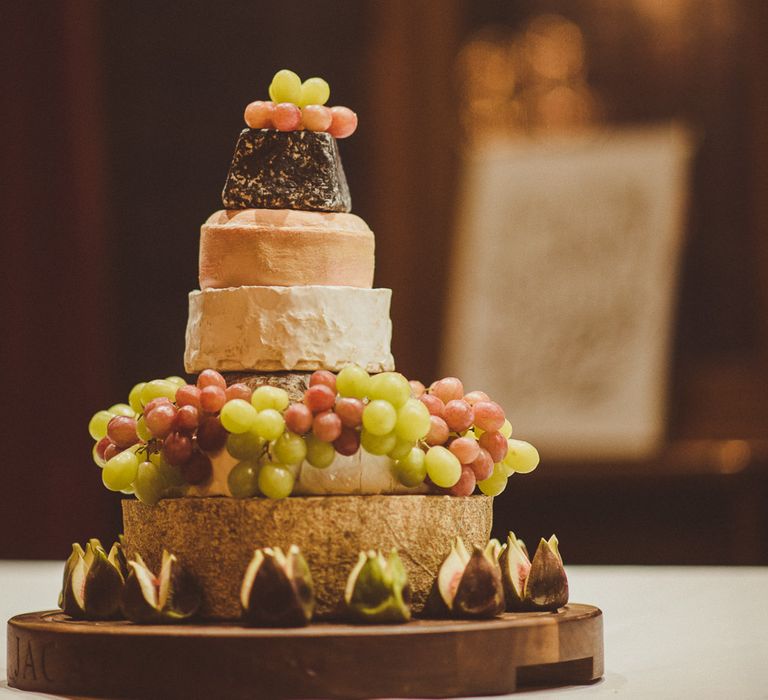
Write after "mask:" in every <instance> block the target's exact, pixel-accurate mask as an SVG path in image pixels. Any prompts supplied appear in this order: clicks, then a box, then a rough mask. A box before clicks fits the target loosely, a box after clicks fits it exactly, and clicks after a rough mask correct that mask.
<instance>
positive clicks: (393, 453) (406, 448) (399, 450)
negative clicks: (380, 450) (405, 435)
mask: <svg viewBox="0 0 768 700" xmlns="http://www.w3.org/2000/svg"><path fill="white" fill-rule="evenodd" d="M395 435H397V429H395ZM414 447H415V445H414V441H413V440H403V439H402V438H397V441H396V442H395V446H394V447H393V448H392V449H391V450H390V451H389V452H387V454H388V455H389V456H390V457H391V458H392V459H403V457H405V456H406V455H408V454H410V453H411V450H412V449H413V448H414Z"/></svg>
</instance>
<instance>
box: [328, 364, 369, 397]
mask: <svg viewBox="0 0 768 700" xmlns="http://www.w3.org/2000/svg"><path fill="white" fill-rule="evenodd" d="M370 384H371V377H370V375H369V374H368V372H366V371H365V370H364V369H363V368H362V367H360V366H359V365H347V366H346V367H345V368H344V369H343V370H341V372H339V374H338V375H337V376H336V391H338V392H339V395H340V396H347V397H350V398H354V399H364V398H365V397H366V396H368V389H369V387H370Z"/></svg>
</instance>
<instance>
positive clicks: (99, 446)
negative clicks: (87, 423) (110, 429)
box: [96, 437, 115, 459]
mask: <svg viewBox="0 0 768 700" xmlns="http://www.w3.org/2000/svg"><path fill="white" fill-rule="evenodd" d="M114 444H115V443H113V442H112V440H110V439H109V438H108V437H103V438H101V440H99V441H98V442H97V443H96V454H97V455H99V457H100V458H101V459H104V452H105V451H106V449H107V447H109V446H110V445H114Z"/></svg>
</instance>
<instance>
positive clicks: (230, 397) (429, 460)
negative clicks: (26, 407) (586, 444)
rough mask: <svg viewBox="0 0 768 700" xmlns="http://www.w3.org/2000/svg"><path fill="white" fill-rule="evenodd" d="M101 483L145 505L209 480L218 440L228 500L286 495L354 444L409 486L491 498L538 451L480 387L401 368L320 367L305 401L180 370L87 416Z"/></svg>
mask: <svg viewBox="0 0 768 700" xmlns="http://www.w3.org/2000/svg"><path fill="white" fill-rule="evenodd" d="M89 431H90V433H91V436H92V437H93V438H94V440H96V444H95V445H94V448H93V456H94V460H95V462H96V464H98V465H99V466H100V467H102V480H103V482H104V485H105V486H106V487H107V488H109V489H111V490H113V491H122V492H124V493H135V494H136V496H137V497H138V498H139V499H140V500H142V501H144V502H146V503H150V504H153V503H156V502H157V501H158V500H159V499H160V498H163V497H172V496H177V495H181V494H182V493H183V492H184V488H185V487H186V486H190V485H192V486H195V485H202V484H205V483H206V482H208V481H209V480H210V479H211V476H212V472H213V466H212V462H211V458H210V456H209V455H211V454H215V453H217V452H219V451H220V450H221V449H222V448H225V449H226V451H227V452H228V453H229V455H230V456H231V457H233V458H234V459H236V460H238V461H237V464H236V465H235V466H234V467H233V468H232V469H231V471H230V472H229V475H228V478H227V483H228V486H229V490H230V492H231V493H232V495H233V496H235V497H236V498H249V497H253V496H258V495H262V496H266V497H268V498H284V497H286V496H289V495H290V494H291V492H292V491H293V488H294V485H295V482H296V479H297V478H298V475H299V471H300V469H301V465H302V464H303V463H304V462H305V461H306V462H307V463H308V464H310V465H311V466H313V467H315V468H317V469H325V468H327V467H329V466H330V465H331V464H332V463H333V462H334V460H335V459H336V457H337V455H344V456H350V455H353V454H355V453H357V452H358V450H360V448H363V449H364V450H365V451H366V452H367V453H369V454H372V455H380V456H385V455H386V456H388V457H389V458H390V459H392V460H393V466H394V473H395V474H396V476H397V478H398V480H399V481H400V482H401V483H402V484H403V485H404V486H406V487H416V486H419V485H421V484H424V483H427V484H430V485H431V486H432V490H437V491H439V492H442V493H448V494H451V495H455V496H468V495H470V494H472V493H473V492H474V490H475V486H478V487H479V488H480V490H481V491H482V492H483V493H485V494H487V495H491V496H495V495H498V494H499V493H501V492H502V491H503V490H504V487H505V486H506V483H507V479H508V477H509V476H511V474H512V473H514V472H520V473H527V472H530V471H532V470H533V469H535V468H536V466H537V464H538V461H539V455H538V453H537V452H536V449H535V448H534V447H533V446H532V445H530V444H529V443H527V442H523V441H521V440H513V439H511V437H510V436H511V433H512V427H511V425H510V424H509V421H508V420H507V419H506V417H505V415H504V411H503V410H502V409H501V407H500V406H499V405H498V404H497V403H495V402H493V401H491V400H490V398H489V397H488V395H487V394H485V393H484V392H481V391H472V392H469V393H468V394H464V387H463V385H462V383H461V381H460V380H459V379H456V378H455V377H446V378H445V379H441V380H439V381H437V382H435V383H434V384H432V386H431V387H429V389H426V388H425V387H424V385H423V384H421V382H417V381H410V382H409V381H408V380H407V379H406V378H405V377H404V376H403V375H402V374H398V373H396V372H383V373H381V374H374V375H369V374H368V372H366V371H365V370H364V369H362V368H361V367H358V366H357V365H350V366H348V367H345V368H344V369H343V370H342V371H341V372H339V374H338V375H335V374H333V373H332V372H329V371H326V370H318V371H316V372H314V373H313V374H312V375H311V376H310V378H309V387H308V388H307V390H306V391H305V392H304V395H303V397H302V400H301V401H299V402H295V403H291V402H290V398H289V396H288V393H287V392H286V391H285V390H284V389H281V388H278V387H274V386H266V385H265V386H259V387H257V388H256V389H254V390H252V389H251V388H249V387H248V386H246V385H245V384H241V383H237V384H232V385H230V386H227V384H226V381H225V379H224V377H223V376H222V375H221V374H220V373H219V372H217V371H215V370H212V369H207V370H204V371H203V372H201V373H200V375H199V376H198V378H197V383H196V384H187V383H186V382H185V381H184V380H183V379H181V378H180V377H168V378H166V379H155V380H153V381H150V382H142V383H140V384H137V385H136V386H135V387H134V388H133V389H132V390H131V392H130V394H129V397H128V404H116V405H115V406H112V407H111V408H109V409H107V410H105V411H99V412H98V413H96V414H95V415H94V416H93V418H92V419H91V422H90V424H89Z"/></svg>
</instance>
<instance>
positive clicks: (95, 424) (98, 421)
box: [88, 411, 115, 440]
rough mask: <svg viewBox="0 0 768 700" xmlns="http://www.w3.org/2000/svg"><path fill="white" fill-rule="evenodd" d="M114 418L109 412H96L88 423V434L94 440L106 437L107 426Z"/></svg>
mask: <svg viewBox="0 0 768 700" xmlns="http://www.w3.org/2000/svg"><path fill="white" fill-rule="evenodd" d="M114 417H115V414H114V413H110V412H109V411H97V412H96V413H94V414H93V417H92V418H91V420H90V421H89V422H88V432H89V433H90V434H91V437H92V438H93V439H94V440H101V438H103V437H106V436H107V425H108V424H109V421H111V420H112V419H113V418H114Z"/></svg>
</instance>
